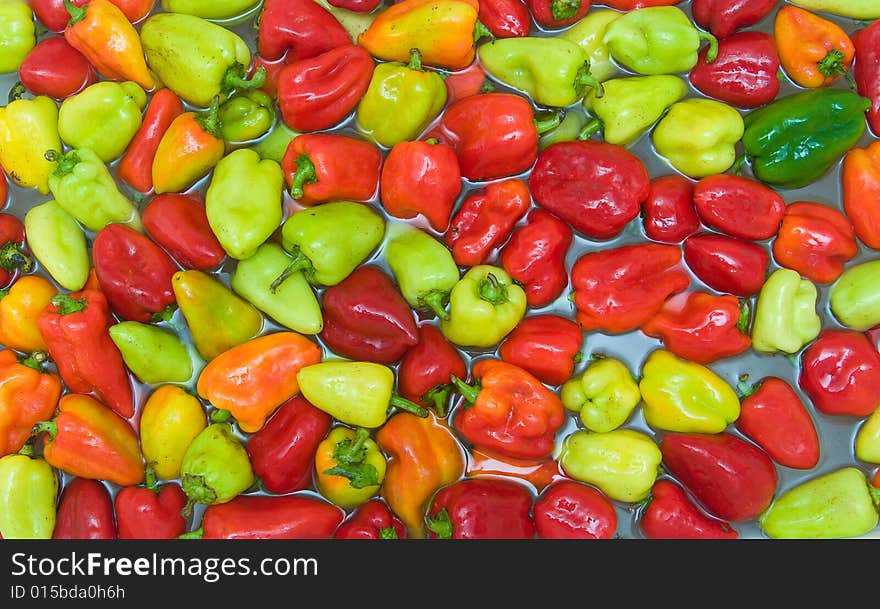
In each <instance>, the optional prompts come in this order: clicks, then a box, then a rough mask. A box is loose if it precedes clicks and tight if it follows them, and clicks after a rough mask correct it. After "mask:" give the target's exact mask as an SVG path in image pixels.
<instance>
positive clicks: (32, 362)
mask: <svg viewBox="0 0 880 609" xmlns="http://www.w3.org/2000/svg"><path fill="white" fill-rule="evenodd" d="M39 359H40V357H39V356H38V355H37V354H34V355H33V356H31V357H29V358H28V359H26V360H19V358H18V356H17V355H16V354H15V353H14V352H12V351H9V350H3V351H0V457H3V456H5V455H9V454H12V453H16V452H18V451H19V450H21V447H22V446H24V444H25V442H27V439H28V438H29V437H30V436H31V430H32V429H33V427H34V425H36V424H37V423H39V422H40V421H44V420H46V419H48V418H50V417H51V416H52V415H53V414H54V413H55V407H56V406H57V405H58V398H60V397H61V377H59V376H58V375H57V374H55V373H53V372H43V371H42V370H41V368H40V362H39V361H38V360H39Z"/></svg>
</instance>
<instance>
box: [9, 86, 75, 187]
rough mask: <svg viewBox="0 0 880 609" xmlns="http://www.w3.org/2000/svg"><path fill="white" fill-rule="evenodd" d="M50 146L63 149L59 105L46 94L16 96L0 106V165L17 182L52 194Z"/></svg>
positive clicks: (53, 165) (54, 148) (52, 165)
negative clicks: (47, 156) (59, 124)
mask: <svg viewBox="0 0 880 609" xmlns="http://www.w3.org/2000/svg"><path fill="white" fill-rule="evenodd" d="M47 150H61V137H60V136H59V135H58V106H57V105H56V104H55V101H54V100H53V99H52V98H51V97H48V96H46V95H38V96H36V97H34V98H33V99H14V100H13V101H11V102H9V103H8V104H7V105H5V106H2V107H0V166H2V167H3V169H4V171H5V172H6V175H8V176H9V177H10V178H11V179H12V181H13V183H15V184H18V185H19V186H22V187H24V188H35V189H37V190H38V191H39V192H40V194H43V195H46V194H49V175H50V174H51V173H52V171H53V170H54V169H55V163H53V162H52V161H50V160H49V159H47V158H46V157H45V153H46V151H47Z"/></svg>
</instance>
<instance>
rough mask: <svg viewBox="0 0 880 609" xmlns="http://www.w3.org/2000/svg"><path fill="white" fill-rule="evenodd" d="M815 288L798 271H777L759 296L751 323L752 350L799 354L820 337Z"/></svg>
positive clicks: (820, 321)
mask: <svg viewBox="0 0 880 609" xmlns="http://www.w3.org/2000/svg"><path fill="white" fill-rule="evenodd" d="M818 295H819V294H818V290H817V289H816V285H815V284H814V283H813V282H811V281H810V280H809V279H802V278H801V276H800V275H799V274H798V272H797V271H792V270H791V269H778V270H776V271H774V272H773V273H771V274H770V276H769V277H768V278H767V281H766V282H765V283H764V286H763V287H762V288H761V291H760V293H759V294H758V303H757V305H756V306H755V315H754V318H753V323H752V348H753V349H754V350H755V351H758V352H759V353H775V352H778V351H782V352H785V353H797V352H798V351H799V350H800V349H801V347H803V346H804V345H806V344H807V343H809V342H810V341H812V340H813V339H814V338H816V337H817V336H818V335H819V331H820V330H821V329H822V320H821V319H820V317H819V315H818V314H817V313H816V300H817V298H818Z"/></svg>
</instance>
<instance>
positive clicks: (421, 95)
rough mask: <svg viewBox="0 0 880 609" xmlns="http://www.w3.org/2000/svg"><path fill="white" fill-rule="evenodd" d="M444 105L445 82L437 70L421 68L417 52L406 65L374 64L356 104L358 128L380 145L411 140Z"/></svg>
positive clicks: (390, 145) (395, 62) (394, 62)
mask: <svg viewBox="0 0 880 609" xmlns="http://www.w3.org/2000/svg"><path fill="white" fill-rule="evenodd" d="M445 105H446V83H444V82H443V78H442V77H441V76H440V74H438V73H437V72H434V71H430V70H424V69H422V60H421V53H419V50H418V49H413V50H412V51H411V57H410V60H409V64H408V65H407V64H404V63H402V62H399V61H387V62H384V63H381V64H379V65H378V66H376V68H375V70H373V76H372V78H371V79H370V85H369V87H367V92H366V93H364V96H363V97H362V98H361V101H360V103H358V107H357V112H356V118H357V122H358V126H359V128H360V129H361V130H362V131H363V132H364V134H366V135H367V136H368V137H370V138H371V139H373V140H375V141H376V142H377V143H378V144H380V145H382V146H387V147H389V148H391V147H392V146H394V144H397V143H399V142H403V141H407V140H412V139H415V138H416V137H418V136H419V134H420V133H422V131H424V130H425V128H426V127H427V126H428V124H430V122H431V121H433V120H434V119H435V118H437V115H439V114H440V111H441V110H442V109H443V106H445Z"/></svg>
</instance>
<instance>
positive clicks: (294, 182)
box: [290, 154, 318, 199]
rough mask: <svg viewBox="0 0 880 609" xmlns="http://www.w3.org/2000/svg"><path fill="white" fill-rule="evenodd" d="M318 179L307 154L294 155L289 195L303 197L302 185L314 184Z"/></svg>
mask: <svg viewBox="0 0 880 609" xmlns="http://www.w3.org/2000/svg"><path fill="white" fill-rule="evenodd" d="M317 181H318V174H317V173H316V172H315V164H314V163H312V159H310V158H309V155H307V154H301V155H299V156H298V157H296V171H295V172H294V174H293V178H291V181H290V182H291V183H290V196H291V197H293V198H294V199H302V198H303V186H305V185H306V184H314V183H315V182H317Z"/></svg>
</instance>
